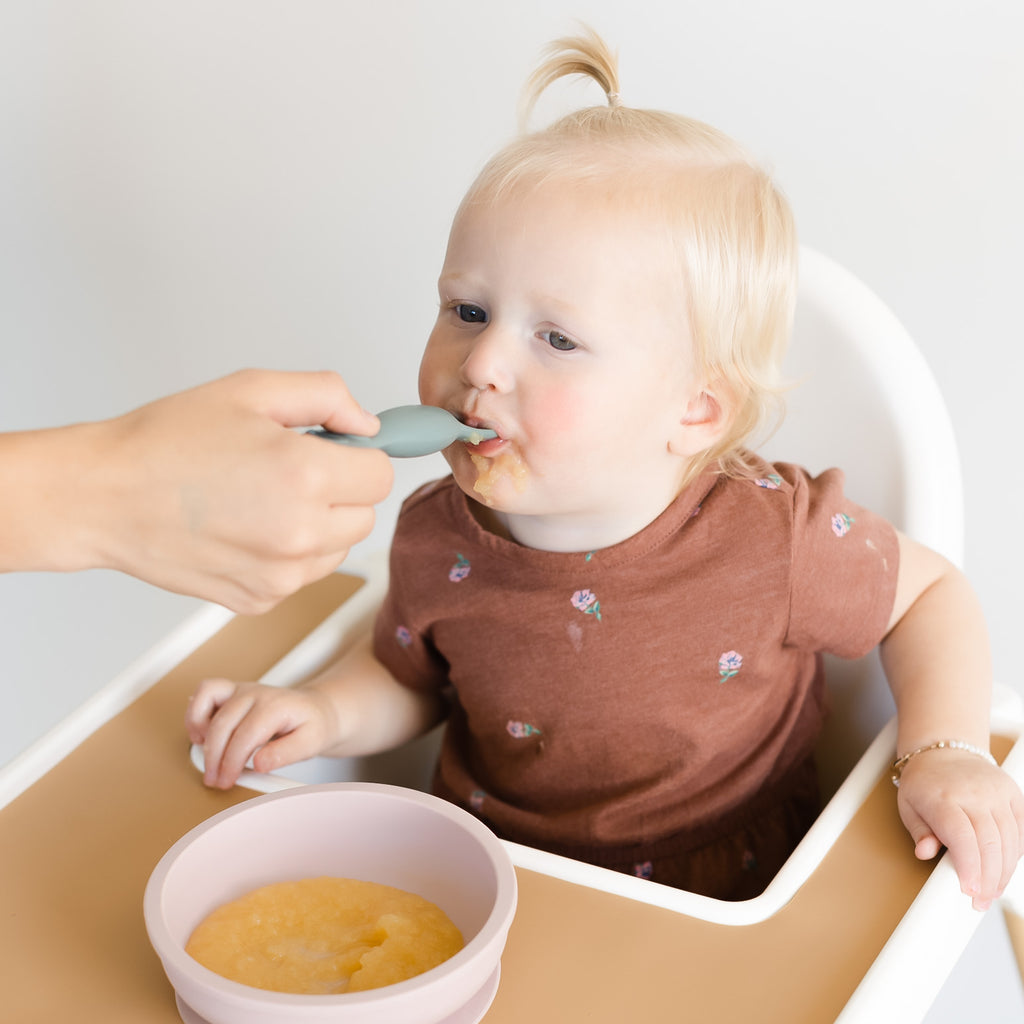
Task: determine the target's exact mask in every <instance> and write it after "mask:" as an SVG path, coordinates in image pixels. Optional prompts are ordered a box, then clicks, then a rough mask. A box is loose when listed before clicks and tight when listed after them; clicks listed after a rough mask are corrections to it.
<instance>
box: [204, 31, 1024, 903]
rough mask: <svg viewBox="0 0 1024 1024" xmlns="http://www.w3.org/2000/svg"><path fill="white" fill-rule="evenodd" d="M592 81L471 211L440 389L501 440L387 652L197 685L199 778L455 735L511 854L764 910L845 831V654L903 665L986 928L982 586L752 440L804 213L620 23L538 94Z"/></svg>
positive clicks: (937, 819)
mask: <svg viewBox="0 0 1024 1024" xmlns="http://www.w3.org/2000/svg"><path fill="white" fill-rule="evenodd" d="M570 74H583V75H586V76H589V77H591V78H592V79H593V80H594V81H595V82H596V83H597V84H598V85H600V86H601V87H602V88H603V90H604V92H605V93H606V96H607V105H602V106H597V107H591V108H587V109H583V110H580V111H578V112H576V113H574V114H571V115H569V116H567V117H565V118H563V119H562V120H560V121H558V122H557V123H555V124H554V125H552V126H551V127H549V128H547V129H546V130H542V131H538V132H535V133H532V134H524V135H522V136H521V137H520V138H519V139H518V140H516V141H514V142H513V143H511V144H510V145H509V146H508V147H506V148H505V149H504V150H502V151H501V152H499V153H498V154H497V155H496V156H495V157H494V158H493V159H492V160H491V162H490V163H489V164H488V165H487V167H486V168H485V169H484V171H483V172H482V173H481V175H480V177H479V178H478V179H477V181H476V182H475V183H474V184H473V186H472V187H471V188H470V190H469V193H468V195H467V196H466V198H465V199H464V201H463V203H462V205H461V207H460V208H459V210H458V212H457V214H456V216H455V220H454V224H453V226H452V231H451V236H450V239H449V245H448V250H447V255H446V258H445V262H444V267H443V269H442V271H441V277H440V283H439V291H440V311H439V314H438V318H437V323H436V325H435V327H434V329H433V332H432V333H431V335H430V338H429V340H428V342H427V346H426V350H425V352H424V355H423V361H422V365H421V368H420V379H419V388H420V397H421V399H422V401H423V402H424V403H427V404H430V405H437V406H441V407H443V408H445V409H448V410H450V411H451V412H453V413H455V414H456V415H457V416H458V417H459V418H461V419H462V420H464V421H465V422H467V423H469V424H471V425H474V426H481V427H488V428H491V429H493V430H495V431H496V432H497V434H498V437H497V438H496V439H494V440H489V441H485V442H483V443H482V444H479V445H476V446H467V445H465V444H462V443H456V444H454V445H452V446H451V447H450V448H449V449H448V450H447V451H446V452H445V457H446V458H447V460H448V463H449V465H450V467H451V470H452V472H451V475H450V476H449V477H447V478H446V479H444V480H441V481H439V482H437V483H435V484H431V485H428V486H426V487H424V488H422V489H421V490H420V491H418V492H417V493H415V494H414V495H412V496H411V497H410V498H409V499H407V501H406V502H405V504H404V506H403V509H402V514H401V517H400V519H399V522H398V526H397V529H396V533H395V538H394V543H393V547H392V553H391V579H390V586H389V591H388V594H387V597H386V599H385V601H384V605H383V607H382V608H381V610H380V612H379V614H378V617H377V620H376V625H375V628H374V631H373V636H372V637H367V638H365V639H364V641H363V642H362V643H360V644H359V645H357V646H356V648H355V649H354V650H352V651H351V652H350V653H349V654H347V655H346V656H345V657H343V658H342V659H341V660H340V661H339V662H338V663H337V664H335V665H333V666H331V667H330V668H328V669H327V670H326V671H325V672H323V673H322V674H321V675H320V676H319V677H318V678H316V679H314V680H312V681H311V682H310V683H309V684H307V685H305V686H303V687H301V688H298V689H295V690H288V689H283V690H282V689H276V688H271V687H262V686H258V685H256V684H251V683H241V684H236V683H234V682H230V681H227V680H222V679H218V680H207V681H205V682H204V683H202V685H201V686H200V687H199V689H198V691H197V693H196V695H195V697H194V699H193V700H192V702H191V704H190V708H189V711H188V714H187V727H188V732H189V735H190V737H191V739H192V740H193V741H194V742H196V743H201V744H203V747H204V753H205V757H206V781H207V783H208V784H210V785H216V786H222V787H227V786H230V785H232V784H233V783H234V782H235V780H236V779H237V777H238V774H239V772H240V770H241V769H242V767H243V765H244V764H245V762H246V760H247V759H248V758H249V757H250V756H253V757H254V763H255V766H256V767H257V768H258V769H259V770H261V771H268V770H271V769H274V768H277V767H280V766H281V765H284V764H287V763H289V762H292V761H295V760H299V759H303V758H307V757H311V756H314V755H318V754H329V755H336V756H347V755H356V754H363V753H369V752H373V751H377V750H381V749H385V748H387V747H390V746H394V745H396V744H398V743H401V742H403V741H405V740H407V739H410V738H411V737H413V736H415V735H418V734H419V733H421V732H423V731H424V730H426V729H427V728H429V727H430V726H432V725H433V724H435V723H436V722H437V721H439V720H440V719H441V718H442V717H446V719H447V725H446V730H445V736H444V741H443V745H442V751H441V756H440V760H439V764H438V768H437V772H436V778H435V791H436V792H437V793H438V794H440V795H442V796H444V797H446V798H448V799H450V800H452V801H455V802H457V803H459V804H461V805H463V806H464V807H467V808H469V809H471V810H472V811H474V812H475V813H476V814H478V815H479V816H480V817H481V818H482V819H483V820H484V821H485V822H487V823H488V824H489V825H490V826H491V827H492V828H493V829H494V830H495V831H496V832H497V833H498V834H500V835H502V836H504V837H506V838H509V839H512V840H515V841H518V842H525V843H529V844H531V845H535V846H539V847H542V848H544V849H548V850H552V851H554V852H557V853H561V854H565V855H568V856H573V857H577V858H580V859H584V860H587V861H591V862H593V863H596V864H601V865H604V866H606V867H609V868H613V869H616V870H622V871H628V872H632V873H635V874H638V875H641V876H643V877H649V878H653V879H655V880H658V881H662V882H666V883H668V884H671V885H676V886H680V887H682V888H686V889H688V890H691V891H695V892H700V893H704V894H706V895H709V896H714V897H717V898H721V899H745V898H750V897H752V896H755V895H757V894H758V893H759V892H760V891H762V890H763V888H764V886H765V885H766V884H767V883H768V882H769V881H770V880H771V878H772V876H773V875H774V874H775V872H776V871H777V870H778V868H779V867H780V866H781V864H782V863H783V861H784V860H785V859H786V857H787V856H788V855H789V854H790V852H791V851H792V849H793V848H794V846H795V845H796V843H797V842H798V841H799V839H800V838H801V836H802V835H803V834H804V832H805V831H806V829H807V828H808V827H809V825H810V823H811V822H812V821H813V819H814V817H815V815H816V814H817V813H818V810H819V806H818V795H817V785H816V776H815V769H814V762H813V749H814V744H815V739H816V737H817V735H818V732H819V729H820V726H821V722H822V717H823V687H824V683H823V679H822V674H821V659H820V656H819V655H820V653H821V652H823V651H829V652H832V653H835V654H838V655H840V656H845V657H858V656H860V655H863V654H865V653H866V652H868V651H869V650H871V649H872V648H874V647H875V646H877V645H879V644H880V645H881V650H882V655H883V661H884V665H885V668H886V672H887V676H888V678H889V681H890V684H891V687H892V690H893V693H894V695H895V698H896V702H897V707H898V713H899V739H898V744H899V750H898V753H899V754H900V755H911V756H909V757H906V758H904V759H903V763H902V764H901V765H900V768H901V770H902V777H901V780H900V781H901V785H900V787H899V790H898V800H899V808H900V813H901V816H902V818H903V821H904V823H905V824H906V827H907V829H908V830H909V832H910V834H911V836H912V837H913V840H914V843H915V846H916V853H917V855H918V856H919V857H922V858H930V857H933V856H935V855H936V854H937V852H938V850H939V848H940V846H942V845H945V846H947V847H948V848H949V849H950V851H951V853H952V856H953V860H954V864H955V866H956V869H957V872H958V874H959V877H960V882H961V886H962V888H963V890H964V892H965V893H967V894H968V895H969V896H970V897H971V898H972V899H973V901H974V905H975V906H976V907H978V908H985V907H987V906H988V905H989V904H990V902H991V901H992V900H993V899H994V898H995V897H996V896H997V895H998V894H999V893H1000V892H1001V891H1002V889H1003V888H1004V887H1005V885H1006V884H1007V882H1008V881H1009V878H1010V875H1011V873H1012V872H1013V869H1014V867H1015V865H1016V862H1017V859H1018V856H1019V854H1020V852H1021V848H1022V847H1021V843H1022V839H1021V830H1022V828H1024V800H1022V797H1021V794H1020V792H1019V790H1018V789H1017V786H1016V785H1015V784H1014V782H1013V781H1012V780H1011V779H1010V778H1009V776H1007V775H1006V774H1005V773H1003V772H1002V771H1001V770H1000V769H999V768H998V767H996V766H995V764H994V762H993V761H992V760H991V758H990V757H989V755H988V742H989V736H988V714H989V668H988V653H987V639H986V632H985V627H984V623H983V621H982V617H981V614H980V611H979V607H978V603H977V601H976V599H975V597H974V595H973V593H972V591H971V589H970V587H969V586H968V584H967V583H966V581H965V580H964V578H963V576H962V575H961V574H960V573H959V572H958V571H957V570H956V569H955V568H954V567H953V566H952V565H951V564H949V563H948V562H947V561H946V560H945V559H943V558H942V557H940V556H939V555H937V554H936V553H934V552H932V551H930V550H928V549H927V548H924V547H922V546H921V545H919V544H917V543H915V542H914V541H912V540H910V539H909V538H907V537H905V536H903V535H901V534H899V533H898V532H897V531H896V530H894V529H893V528H892V527H891V526H890V525H889V524H888V523H886V522H885V521H884V520H882V519H880V518H879V517H877V516H875V515H873V514H872V513H870V512H869V511H868V510H866V509H863V508H860V507H858V506H856V505H854V504H852V503H851V502H850V501H849V500H848V499H847V498H846V497H845V495H844V494H843V477H842V475H841V473H839V472H838V471H834V470H833V471H829V472H827V473H825V474H822V475H821V476H819V477H816V478H814V477H811V476H810V475H809V474H808V473H806V472H805V471H803V470H802V469H800V468H799V467H796V466H792V465H788V464H774V465H772V464H768V463H766V462H764V461H762V460H761V459H759V458H758V457H757V456H756V455H755V454H753V452H752V451H751V450H750V449H749V448H748V447H747V445H748V444H749V443H750V442H751V439H752V438H753V437H754V436H755V434H756V433H757V431H758V430H759V428H761V427H762V426H763V425H765V424H766V422H767V421H768V420H769V419H770V418H771V417H772V414H773V412H774V411H775V409H776V406H777V404H778V394H779V390H780V381H779V366H780V362H781V358H782V354H783V352H784V349H785V346H786V343H787V339H788V336H789V332H790V326H791V318H792V310H793V304H794V295H795V283H796V276H797V266H796V251H797V246H796V237H795V231H794V227H793V222H792V216H791V212H790V209H789V207H788V204H787V203H786V201H785V200H784V198H783V197H782V196H781V194H780V193H779V191H778V190H777V189H776V187H775V186H774V184H773V182H772V181H771V179H770V177H769V176H768V175H767V174H766V173H765V172H764V171H763V170H762V169H761V168H760V167H758V166H757V165H756V164H755V163H754V162H753V161H752V160H751V159H750V158H749V156H748V155H747V154H746V153H745V152H744V151H743V150H742V149H741V148H740V147H739V146H738V145H737V144H736V143H735V142H733V141H732V140H730V139H729V138H727V137H726V136H724V135H722V134H721V133H720V132H718V131H716V130H715V129H713V128H711V127H709V126H707V125H705V124H701V123H699V122H696V121H693V120H690V119H688V118H685V117H681V116H677V115H674V114H669V113H664V112H660V111H652V110H639V109H633V108H629V107H626V106H624V105H623V104H622V102H621V100H620V98H619V86H618V77H617V68H616V63H615V60H614V58H613V56H612V55H611V54H610V53H609V52H608V50H607V48H606V47H605V45H604V44H603V43H602V41H601V40H600V39H599V38H597V37H596V36H594V35H593V34H590V33H584V34H583V35H581V36H580V37H579V38H574V39H567V40H561V41H559V42H557V43H555V44H554V45H553V47H552V51H551V54H550V56H549V58H548V59H547V60H546V61H545V62H544V63H543V64H542V65H541V66H540V67H539V68H538V70H537V72H536V73H535V74H534V76H533V77H532V79H531V80H530V82H529V83H528V91H527V98H528V100H529V105H530V106H532V103H533V102H534V101H535V100H536V98H537V96H538V95H539V94H540V92H542V91H543V90H544V89H545V88H546V87H547V86H548V85H549V84H550V83H551V82H553V81H554V80H556V79H558V78H560V77H562V76H565V75H570ZM528 109H529V108H528ZM311 443H312V442H311ZM953 740H955V741H957V745H956V746H953V747H951V746H950V745H949V744H948V743H947V742H945V741H953Z"/></svg>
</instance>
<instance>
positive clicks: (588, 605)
mask: <svg viewBox="0 0 1024 1024" xmlns="http://www.w3.org/2000/svg"><path fill="white" fill-rule="evenodd" d="M571 600H572V606H573V608H576V609H577V610H578V611H581V612H583V614H584V615H593V616H594V618H596V619H597V621H598V622H600V621H601V602H600V601H598V599H597V594H595V593H594V592H593V591H592V590H577V591H576V593H575V594H573V595H572V598H571Z"/></svg>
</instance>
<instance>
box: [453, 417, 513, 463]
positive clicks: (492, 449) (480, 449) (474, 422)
mask: <svg viewBox="0 0 1024 1024" xmlns="http://www.w3.org/2000/svg"><path fill="white" fill-rule="evenodd" d="M458 418H459V419H461V420H462V422H463V423H465V425H466V426H467V427H470V428H471V429H474V430H477V429H478V430H480V431H485V430H490V431H493V432H494V433H495V434H497V435H498V436H497V437H483V436H481V437H479V438H476V437H470V439H469V440H467V441H466V445H467V446H468V447H469V448H471V449H473V450H474V451H475V452H477V453H478V454H480V455H491V454H494V453H496V452H498V451H499V450H500V449H501V448H502V447H503V446H504V444H505V438H503V437H502V436H501V431H500V430H499V429H498V427H497V426H496V425H495V424H493V423H489V422H487V421H486V420H482V419H479V418H477V417H475V416H459V417H458Z"/></svg>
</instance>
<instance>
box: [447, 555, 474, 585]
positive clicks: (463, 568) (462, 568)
mask: <svg viewBox="0 0 1024 1024" xmlns="http://www.w3.org/2000/svg"><path fill="white" fill-rule="evenodd" d="M455 558H456V562H455V564H454V565H453V566H452V567H451V568H450V569H449V570H448V579H449V580H451V581H452V583H459V582H461V581H462V580H464V579H465V578H466V577H467V576H468V575H469V571H470V569H471V568H472V566H471V565H470V564H469V559H468V558H466V557H465V555H460V554H458V553H456V556H455Z"/></svg>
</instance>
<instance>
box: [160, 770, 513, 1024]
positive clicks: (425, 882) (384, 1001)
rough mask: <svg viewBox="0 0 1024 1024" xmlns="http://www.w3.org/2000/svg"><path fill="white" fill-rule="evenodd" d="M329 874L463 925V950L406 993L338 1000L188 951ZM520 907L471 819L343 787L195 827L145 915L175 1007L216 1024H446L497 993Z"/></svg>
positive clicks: (356, 786)
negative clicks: (255, 977)
mask: <svg viewBox="0 0 1024 1024" xmlns="http://www.w3.org/2000/svg"><path fill="white" fill-rule="evenodd" d="M321 875H333V876H337V877H344V878H361V879H365V880H367V881H371V882H379V883H382V884H384V885H392V886H396V887H397V888H399V889H406V890H408V891H410V892H415V893H418V894H419V895H421V896H423V897H424V898H426V899H428V900H431V901H432V902H434V903H436V904H437V905H438V906H439V907H441V909H442V910H444V911H445V913H447V914H448V916H449V917H450V918H451V919H452V921H454V922H455V924H456V926H457V927H458V928H459V930H460V931H461V932H462V935H463V938H464V940H465V943H466V944H465V947H464V948H463V949H462V950H460V951H459V952H458V953H456V954H455V956H453V957H452V958H451V959H450V960H447V961H446V962H445V963H443V964H441V965H440V966H438V967H435V968H433V969H432V970H430V971H427V972H425V973H424V974H421V975H419V976H418V977H415V978H410V979H409V980H408V981H403V982H399V983H398V984H395V985H388V986H385V987H384V988H379V989H373V990H371V991H368V992H353V993H350V994H342V995H333V996H309V995H290V994H287V993H279V992H269V991H264V990H262V989H255V988H250V987H249V986H247V985H241V984H239V983H237V982H233V981H229V980H227V979H226V978H222V977H221V976H220V975H218V974H215V973H214V972H212V971H209V970H207V969H206V968H205V967H202V966H201V965H200V964H199V963H197V962H196V961H195V960H193V959H192V958H191V957H190V956H189V955H188V954H187V953H186V952H185V943H186V942H187V941H188V938H189V936H190V935H191V933H192V930H193V929H194V928H195V926H196V925H197V924H198V923H199V922H200V921H201V920H202V919H203V918H204V917H205V916H206V915H207V914H208V913H209V912H210V911H212V910H213V909H214V908H215V907H217V906H219V905H220V904H222V903H225V902H227V901H228V900H232V899H235V898H236V897H238V896H241V895H242V894H243V893H246V892H249V891H250V890H252V889H255V888H257V887H259V886H261V885H267V884H269V883H271V882H278V881H285V880H291V879H299V878H313V877H318V876H321ZM516 894H517V889H516V876H515V870H514V868H513V866H512V861H511V859H510V858H509V855H508V852H507V851H506V850H505V848H504V846H503V845H502V844H501V842H500V841H499V840H498V839H497V837H495V835H494V834H493V833H492V832H491V831H490V830H489V829H488V828H486V826H484V825H483V824H481V823H480V822H479V821H477V819H476V818H474V817H473V816H472V815H471V814H469V813H467V812H466V811H463V810H461V809H460V808H458V807H456V806H454V805H453V804H450V803H448V802H447V801H444V800H440V799H438V798H437V797H433V796H428V795H427V794H425V793H420V792H417V791H415V790H410V789H402V788H400V787H396V786H384V785H377V784H373V783H358V782H341V783H332V784H327V785H316V786H304V787H302V788H298V789H291V790H286V791H285V792H281V793H272V794H268V795H266V796H260V797H255V798H254V799H252V800H249V801H246V802H245V803H242V804H239V805H238V806H236V807H232V808H230V809H228V810H226V811H222V812H221V813H220V814H217V815H214V816H213V817H212V818H210V819H208V820H207V821H204V822H203V823H202V824H200V825H197V826H196V827H195V828H194V829H192V831H191V832H189V833H188V834H187V835H185V836H183V837H182V838H181V839H179V840H178V842H177V843H175V844H174V846H172V847H171V848H170V849H169V850H168V851H167V853H165V854H164V856H163V857H162V858H161V860H160V862H159V863H158V864H157V866H156V868H155V869H154V871H153V874H152V875H151V876H150V879H149V882H148V884H147V886H146V893H145V898H144V902H143V911H144V915H145V921H146V930H147V931H148V933H149V938H150V942H152V944H153V948H154V949H155V950H156V952H157V955H158V956H159V957H160V960H161V962H162V964H163V968H164V972H165V973H166V974H167V977H168V979H169V980H170V982H171V984H172V985H173V986H174V989H175V991H176V993H177V995H178V998H179V1000H180V1001H181V1002H183V1003H185V1004H187V1006H188V1007H190V1008H191V1009H192V1010H193V1011H194V1012H195V1014H196V1015H197V1016H199V1017H201V1018H202V1019H203V1020H205V1021H208V1022H209V1024H306V1022H309V1024H320V1022H324V1024H326V1022H328V1021H329V1022H332V1024H396V1022H398V1021H401V1022H403V1024H441V1022H443V1021H445V1020H447V1019H448V1018H450V1017H452V1016H453V1015H455V1014H456V1013H457V1012H458V1011H459V1010H460V1009H462V1008H463V1007H465V1006H467V1004H469V1003H470V1002H471V1001H472V1000H473V999H474V997H475V996H478V995H479V994H480V993H481V992H482V991H483V990H484V989H485V986H486V985H487V984H488V982H491V983H492V984H493V980H492V979H493V977H494V975H495V972H496V971H497V970H498V967H499V963H500V959H501V954H502V951H503V949H504V948H505V940H506V938H507V936H508V929H509V926H510V925H511V923H512V918H513V916H514V914H515V908H516ZM481 1015H482V1014H481Z"/></svg>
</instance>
